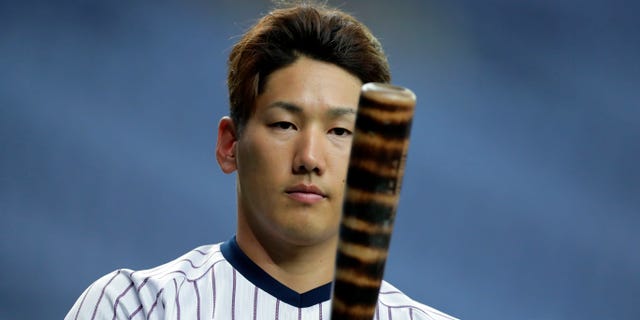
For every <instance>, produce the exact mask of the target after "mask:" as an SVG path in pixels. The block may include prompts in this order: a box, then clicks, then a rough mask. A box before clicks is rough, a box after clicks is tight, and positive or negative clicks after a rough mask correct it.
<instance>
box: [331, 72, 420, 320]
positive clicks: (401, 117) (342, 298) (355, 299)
mask: <svg viewBox="0 0 640 320" xmlns="http://www.w3.org/2000/svg"><path fill="white" fill-rule="evenodd" d="M415 103H416V96H415V94H413V92H411V91H410V90H409V89H406V88H403V87H397V86H392V85H389V84H382V83H367V84H365V85H363V86H362V91H361V95H360V102H359V106H358V111H357V116H356V124H355V131H354V136H353V145H352V147H351V155H350V157H349V168H348V171H347V180H346V192H345V198H344V204H343V212H342V220H341V223H340V239H339V242H338V248H337V252H336V272H335V279H334V285H333V297H332V308H331V319H332V320H346V319H348V320H365V319H366V320H371V319H373V316H374V313H375V309H376V305H377V300H378V293H379V291H380V285H381V282H382V276H383V274H384V266H385V264H386V260H387V253H388V250H389V243H390V240H391V234H392V232H393V222H394V219H395V213H396V208H397V205H398V200H399V193H400V186H401V184H402V177H403V175H404V166H405V160H406V156H407V150H408V147H409V135H410V130H411V122H412V119H413V113H414V108H415Z"/></svg>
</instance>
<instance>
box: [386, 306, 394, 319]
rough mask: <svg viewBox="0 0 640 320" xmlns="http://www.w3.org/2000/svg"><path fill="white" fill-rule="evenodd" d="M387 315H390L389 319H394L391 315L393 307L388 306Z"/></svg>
mask: <svg viewBox="0 0 640 320" xmlns="http://www.w3.org/2000/svg"><path fill="white" fill-rule="evenodd" d="M387 316H388V317H389V320H393V319H392V318H393V316H392V315H391V307H387Z"/></svg>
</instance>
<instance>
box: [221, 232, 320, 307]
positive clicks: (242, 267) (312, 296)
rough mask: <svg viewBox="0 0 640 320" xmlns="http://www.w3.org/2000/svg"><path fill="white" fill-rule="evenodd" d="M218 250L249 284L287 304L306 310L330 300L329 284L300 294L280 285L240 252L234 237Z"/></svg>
mask: <svg viewBox="0 0 640 320" xmlns="http://www.w3.org/2000/svg"><path fill="white" fill-rule="evenodd" d="M220 250H221V251H222V255H223V256H224V257H225V259H227V261H229V263H230V264H231V265H232V266H233V267H234V268H235V269H236V270H238V272H240V273H241V274H242V275H243V276H244V277H245V278H247V279H248V280H249V281H251V283H253V284H255V285H256V286H257V287H258V288H260V289H262V290H264V291H265V292H267V293H269V294H270V295H272V296H274V297H276V298H277V299H279V300H281V301H283V302H285V303H287V304H290V305H292V306H295V307H298V308H306V307H310V306H313V305H316V304H319V303H322V302H325V301H327V300H329V299H330V298H331V282H329V283H327V284H325V285H323V286H320V287H317V288H315V289H313V290H311V291H307V292H305V293H302V294H300V293H297V292H296V291H294V290H292V289H290V288H289V287H287V286H285V285H284V284H282V283H280V282H279V281H278V280H276V279H274V278H273V277H272V276H270V275H269V274H268V273H266V272H265V271H264V270H262V269H261V268H260V267H259V266H258V265H257V264H255V263H254V262H253V261H251V259H249V257H247V255H246V254H244V252H242V249H240V246H238V242H237V241H236V237H235V236H233V238H231V239H229V240H227V241H226V242H224V243H222V245H220Z"/></svg>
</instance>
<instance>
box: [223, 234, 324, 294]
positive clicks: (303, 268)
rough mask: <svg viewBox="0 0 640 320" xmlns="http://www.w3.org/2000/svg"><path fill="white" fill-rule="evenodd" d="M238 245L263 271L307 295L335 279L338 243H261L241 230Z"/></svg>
mask: <svg viewBox="0 0 640 320" xmlns="http://www.w3.org/2000/svg"><path fill="white" fill-rule="evenodd" d="M236 239H237V241H238V246H239V247H240V249H242V251H243V252H244V253H245V254H246V255H247V256H248V257H249V258H250V259H251V260H252V261H253V262H254V263H255V264H257V265H258V266H259V267H260V268H261V269H262V270H264V271H265V272H266V273H268V274H269V275H271V276H272V277H273V278H274V279H276V280H278V281H279V282H281V283H282V284H284V285H285V286H287V287H289V288H290V289H292V290H294V291H296V292H298V293H304V292H307V291H310V290H313V289H315V288H317V287H319V286H322V285H325V284H327V283H329V282H330V281H332V280H333V274H334V268H335V252H336V245H337V237H336V239H335V240H331V241H326V242H323V243H320V244H317V245H310V246H296V245H290V244H288V243H286V242H284V241H282V242H277V241H259V240H258V239H257V237H256V236H255V235H254V234H253V233H251V232H246V230H238V233H237V235H236Z"/></svg>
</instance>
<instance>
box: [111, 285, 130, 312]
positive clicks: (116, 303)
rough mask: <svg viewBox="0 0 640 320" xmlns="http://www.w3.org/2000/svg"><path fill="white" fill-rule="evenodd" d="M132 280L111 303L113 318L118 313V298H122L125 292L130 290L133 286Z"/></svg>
mask: <svg viewBox="0 0 640 320" xmlns="http://www.w3.org/2000/svg"><path fill="white" fill-rule="evenodd" d="M133 285H134V284H133V281H132V282H131V284H130V285H129V286H128V287H127V288H126V289H125V290H124V291H123V292H122V293H121V294H120V295H119V296H118V297H117V298H116V302H115V303H114V304H113V318H112V319H113V320H115V319H116V314H117V313H118V305H119V304H120V299H122V297H124V295H125V294H127V292H129V290H131V288H133Z"/></svg>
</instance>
